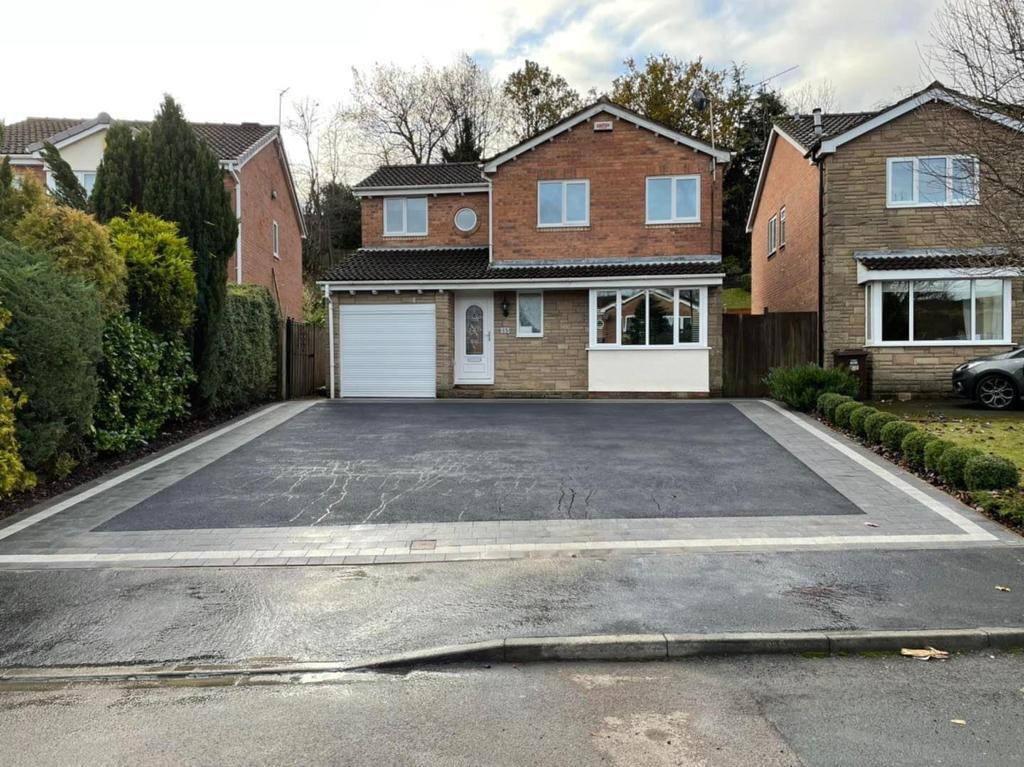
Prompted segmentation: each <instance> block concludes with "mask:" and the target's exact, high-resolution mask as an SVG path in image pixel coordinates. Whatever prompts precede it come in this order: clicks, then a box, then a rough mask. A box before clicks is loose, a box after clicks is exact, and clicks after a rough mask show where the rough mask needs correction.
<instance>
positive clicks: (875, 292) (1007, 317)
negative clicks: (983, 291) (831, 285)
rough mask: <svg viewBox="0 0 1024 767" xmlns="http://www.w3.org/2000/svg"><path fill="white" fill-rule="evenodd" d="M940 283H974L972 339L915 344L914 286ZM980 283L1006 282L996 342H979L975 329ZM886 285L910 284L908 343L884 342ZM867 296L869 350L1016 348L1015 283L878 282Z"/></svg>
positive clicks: (957, 277) (960, 277)
mask: <svg viewBox="0 0 1024 767" xmlns="http://www.w3.org/2000/svg"><path fill="white" fill-rule="evenodd" d="M939 280H967V281H968V282H970V283H971V327H970V330H969V334H970V336H971V337H970V338H968V339H965V340H963V341H927V340H924V341H915V340H913V339H914V284H915V283H916V282H935V281H939ZM978 280H1002V283H1003V337H1002V338H996V339H984V340H982V339H978V340H975V339H974V336H975V331H976V328H975V325H976V323H977V321H978V314H977V305H976V298H977V297H976V288H975V286H976V284H977V282H978ZM886 282H906V283H908V284H909V291H910V321H909V328H908V331H909V332H908V333H907V335H908V336H909V339H908V340H906V341H883V340H882V293H883V290H882V284H883V283H886ZM866 290H867V296H866V298H865V303H866V305H867V306H868V307H870V316H869V317H868V319H867V324H866V331H867V332H866V339H865V340H866V341H867V344H866V345H868V346H1011V345H1012V344H1013V340H1012V339H1013V325H1012V319H1013V318H1012V315H1011V312H1012V308H1013V302H1012V300H1011V297H1012V280H1010V279H1007V278H1003V277H964V276H963V275H957V274H950V275H949V276H948V277H930V278H927V279H921V278H905V279H885V280H875V281H872V282H868V283H866Z"/></svg>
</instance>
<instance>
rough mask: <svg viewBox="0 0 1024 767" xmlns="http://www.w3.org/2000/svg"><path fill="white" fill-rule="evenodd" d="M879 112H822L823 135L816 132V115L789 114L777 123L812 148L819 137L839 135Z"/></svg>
mask: <svg viewBox="0 0 1024 767" xmlns="http://www.w3.org/2000/svg"><path fill="white" fill-rule="evenodd" d="M877 114H878V112H836V113H834V114H822V116H821V127H822V135H821V136H817V135H816V134H815V133H814V115H788V116H786V117H782V118H779V119H778V120H776V121H775V124H776V125H777V126H778V127H779V130H781V131H783V132H784V133H785V134H786V135H787V136H789V137H790V138H791V139H793V140H794V141H796V142H797V143H798V144H800V145H801V146H802V147H803V148H804V149H810V148H811V147H812V146H814V144H815V143H816V142H817V141H818V139H819V138H820V139H827V138H831V137H832V136H838V135H839V134H841V133H845V132H846V131H848V130H850V129H851V128H856V127H857V126H858V125H860V124H861V123H863V122H867V121H868V120H870V119H871V118H872V117H874V116H875V115H877Z"/></svg>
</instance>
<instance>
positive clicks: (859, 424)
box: [850, 405, 878, 438]
mask: <svg viewBox="0 0 1024 767" xmlns="http://www.w3.org/2000/svg"><path fill="white" fill-rule="evenodd" d="M877 412H878V408H874V407H871V406H870V405H863V406H861V407H859V408H857V409H856V410H854V411H853V412H852V413H850V431H852V432H853V433H854V434H856V435H857V436H858V437H861V438H864V437H866V436H867V432H866V431H865V430H864V422H865V421H867V419H868V417H869V416H873V415H874V414H875V413H877Z"/></svg>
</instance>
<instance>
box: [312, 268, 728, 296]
mask: <svg viewBox="0 0 1024 767" xmlns="http://www.w3.org/2000/svg"><path fill="white" fill-rule="evenodd" d="M724 277H725V274H724V273H722V274H680V275H676V276H672V275H666V274H659V275H657V276H644V277H630V276H629V275H623V276H621V277H578V278H572V277H570V278H562V279H547V280H524V279H522V278H520V279H507V280H421V281H418V282H413V281H405V282H403V281H388V282H343V281H340V280H318V281H317V283H316V284H317V285H323V286H324V288H325V289H327V290H330V291H331V292H339V291H349V290H354V291H357V292H360V291H370V290H389V291H390V290H510V289H514V288H517V289H521V290H584V289H587V288H601V287H629V288H633V287H651V288H658V287H689V286H711V285H721V284H722V280H723V279H724Z"/></svg>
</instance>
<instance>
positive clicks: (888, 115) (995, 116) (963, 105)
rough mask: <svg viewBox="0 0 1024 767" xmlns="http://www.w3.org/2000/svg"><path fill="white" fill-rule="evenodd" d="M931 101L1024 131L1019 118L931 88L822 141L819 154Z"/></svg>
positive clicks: (825, 152) (831, 150) (1023, 124)
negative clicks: (1015, 118)
mask: <svg viewBox="0 0 1024 767" xmlns="http://www.w3.org/2000/svg"><path fill="white" fill-rule="evenodd" d="M931 101H942V102H944V103H946V104H949V105H951V106H955V107H958V108H959V109H963V110H964V111H966V112H971V113H972V114H975V115H977V116H978V117H983V118H985V119H986V120H991V121H992V122H995V123H999V124H1000V125H1003V126H1005V127H1007V128H1010V129H1011V130H1015V131H1024V123H1021V122H1020V121H1019V120H1014V119H1013V118H1012V117H1008V116H1007V115H1003V114H999V113H998V112H994V111H992V110H990V109H985V108H983V107H980V106H978V105H977V104H973V103H971V102H970V101H968V100H967V99H963V98H960V97H959V96H956V95H955V94H952V93H949V92H947V91H944V90H942V89H941V88H932V89H931V90H928V91H925V92H924V93H921V94H919V95H918V96H915V97H914V98H912V99H908V100H907V101H905V102H903V103H902V104H897V105H896V106H894V107H893V108H892V109H887V110H886V111H884V112H882V113H881V114H878V115H875V116H874V117H872V118H871V119H870V120H868V121H867V122H863V123H861V124H860V125H858V126H856V127H855V128H851V129H850V130H848V131H846V133H840V134H839V135H838V136H835V137H833V138H831V139H829V140H828V141H823V142H821V148H820V149H819V150H818V154H832V153H833V152H835V151H836V149H838V148H839V147H841V146H842V145H843V144H846V143H849V142H850V141H853V140H854V139H855V138H858V137H860V136H863V135H864V134H865V133H870V132H871V131H873V130H875V128H879V127H881V126H882V125H885V124H886V123H888V122H892V121H893V120H895V119H896V118H898V117H902V116H903V115H905V114H907V113H908V112H912V111H914V110H915V109H917V108H918V107H921V106H923V105H925V104H927V103H929V102H931Z"/></svg>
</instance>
